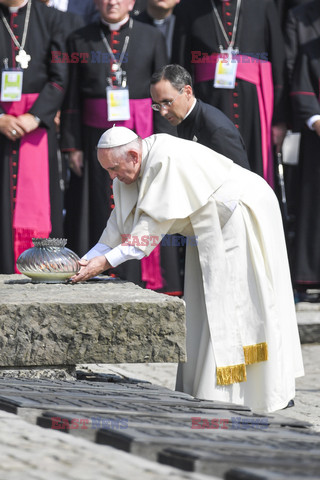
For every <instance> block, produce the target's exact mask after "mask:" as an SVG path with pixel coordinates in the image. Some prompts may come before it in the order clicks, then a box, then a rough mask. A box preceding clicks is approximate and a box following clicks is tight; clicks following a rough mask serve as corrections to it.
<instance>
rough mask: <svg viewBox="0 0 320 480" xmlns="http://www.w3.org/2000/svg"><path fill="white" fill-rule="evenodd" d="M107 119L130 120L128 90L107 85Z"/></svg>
mask: <svg viewBox="0 0 320 480" xmlns="http://www.w3.org/2000/svg"><path fill="white" fill-rule="evenodd" d="M107 105H108V121H109V122H110V121H120V120H130V104H129V90H128V88H123V87H107Z"/></svg>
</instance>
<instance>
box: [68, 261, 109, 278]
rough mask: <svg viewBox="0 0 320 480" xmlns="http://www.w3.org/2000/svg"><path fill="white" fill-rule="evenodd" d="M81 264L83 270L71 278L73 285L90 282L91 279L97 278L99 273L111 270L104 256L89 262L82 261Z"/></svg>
mask: <svg viewBox="0 0 320 480" xmlns="http://www.w3.org/2000/svg"><path fill="white" fill-rule="evenodd" d="M79 263H80V266H81V268H80V270H79V272H78V273H77V274H76V275H74V276H73V277H71V279H70V280H71V281H72V283H77V282H85V281H86V280H89V278H92V277H95V276H96V275H99V273H102V272H104V271H105V270H108V268H111V265H110V263H109V262H108V260H107V259H106V257H105V256H104V255H100V256H98V257H94V258H92V259H91V260H89V261H88V260H80V261H79Z"/></svg>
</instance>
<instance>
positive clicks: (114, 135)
mask: <svg viewBox="0 0 320 480" xmlns="http://www.w3.org/2000/svg"><path fill="white" fill-rule="evenodd" d="M136 138H138V135H137V134H136V133H134V132H133V131H132V130H130V129H129V128H126V127H115V126H113V127H112V128H109V130H106V131H105V132H104V133H103V134H102V135H101V137H100V140H99V142H98V145H97V148H113V147H121V146H122V145H126V144H127V143H130V142H132V141H133V140H135V139H136Z"/></svg>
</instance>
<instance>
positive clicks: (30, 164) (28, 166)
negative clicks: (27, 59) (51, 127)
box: [0, 93, 51, 262]
mask: <svg viewBox="0 0 320 480" xmlns="http://www.w3.org/2000/svg"><path fill="white" fill-rule="evenodd" d="M38 95H39V94H38V93H31V94H23V95H22V98H21V100H20V101H19V102H1V103H0V104H1V107H2V108H3V110H4V111H5V112H6V113H7V114H9V115H13V116H15V117H18V116H19V115H22V114H23V113H27V112H28V111H29V110H30V108H31V107H32V105H33V103H34V102H35V101H36V99H37V98H38ZM50 213H51V212H50V188H49V158H48V138H47V131H46V130H45V129H44V128H37V129H36V130H34V131H32V132H30V133H27V134H26V135H25V136H24V137H22V139H21V141H20V148H19V163H18V172H17V191H16V203H15V209H14V214H13V221H12V228H13V232H14V255H15V262H16V259H17V258H18V256H19V255H20V253H22V252H23V251H24V250H26V249H27V248H30V247H31V246H32V237H35V236H41V237H48V236H49V234H50V232H51V217H50Z"/></svg>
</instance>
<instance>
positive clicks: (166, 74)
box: [150, 64, 192, 90]
mask: <svg viewBox="0 0 320 480" xmlns="http://www.w3.org/2000/svg"><path fill="white" fill-rule="evenodd" d="M161 80H168V81H169V82H170V83H171V85H172V86H173V87H174V88H175V89H176V90H181V89H182V88H183V87H184V86H185V85H190V86H191V87H192V79H191V75H190V73H189V72H188V71H187V70H186V69H185V68H183V67H181V65H177V64H172V65H166V66H165V67H162V68H161V70H159V71H158V72H156V73H154V74H153V75H152V77H151V80H150V85H155V84H156V83H158V82H160V81H161Z"/></svg>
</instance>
